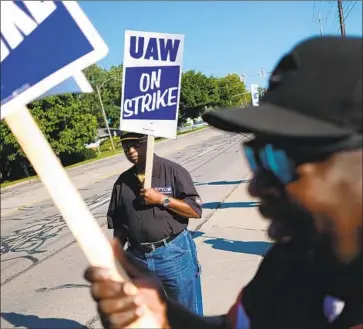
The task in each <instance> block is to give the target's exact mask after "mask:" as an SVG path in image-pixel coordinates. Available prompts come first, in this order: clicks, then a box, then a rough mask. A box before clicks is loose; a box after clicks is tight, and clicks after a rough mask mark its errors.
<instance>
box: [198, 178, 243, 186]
mask: <svg viewBox="0 0 363 329" xmlns="http://www.w3.org/2000/svg"><path fill="white" fill-rule="evenodd" d="M249 182H250V180H249V179H243V180H231V181H226V180H221V181H216V182H206V183H198V182H194V186H202V185H238V184H242V183H249Z"/></svg>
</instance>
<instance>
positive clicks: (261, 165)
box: [242, 143, 297, 185]
mask: <svg viewBox="0 0 363 329" xmlns="http://www.w3.org/2000/svg"><path fill="white" fill-rule="evenodd" d="M242 147H243V151H244V154H245V156H246V159H247V161H248V164H249V166H250V168H251V170H252V172H253V173H254V174H256V173H257V172H258V171H260V170H261V169H264V170H267V171H270V172H272V173H273V174H274V175H275V176H276V177H277V178H278V180H279V181H280V182H281V183H282V184H283V185H286V184H289V183H291V182H292V181H294V180H295V179H296V178H297V174H296V164H295V163H294V161H293V159H291V158H290V156H289V155H288V154H287V153H286V152H285V151H284V150H282V149H278V148H276V147H274V146H273V145H272V144H266V145H264V146H260V147H256V146H252V145H249V144H247V143H246V144H242Z"/></svg>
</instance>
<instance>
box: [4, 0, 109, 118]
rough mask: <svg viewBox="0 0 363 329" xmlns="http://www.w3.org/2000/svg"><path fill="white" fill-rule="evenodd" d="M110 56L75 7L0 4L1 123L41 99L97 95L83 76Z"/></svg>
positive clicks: (72, 4)
mask: <svg viewBox="0 0 363 329" xmlns="http://www.w3.org/2000/svg"><path fill="white" fill-rule="evenodd" d="M107 52H108V48H107V46H106V44H105V43H104V42H103V40H102V38H101V37H100V36H99V34H98V33H97V31H96V30H95V28H94V27H93V25H92V24H91V22H90V21H89V20H88V18H87V16H86V15H85V14H84V13H83V11H82V9H81V8H80V7H79V6H78V4H77V3H76V2H74V1H64V2H63V1H1V117H5V116H6V115H7V113H8V112H9V110H10V109H12V108H17V107H19V106H23V105H25V104H27V103H29V102H31V101H33V100H35V99H37V98H39V97H41V96H45V95H51V94H52V95H53V94H57V93H64V92H79V91H82V92H90V91H92V88H91V87H90V85H89V83H88V82H87V80H86V79H85V77H84V75H83V73H82V72H81V71H82V70H83V69H85V68H86V67H87V66H90V65H92V64H94V63H95V62H97V61H98V60H100V59H101V58H102V57H104V56H105V55H106V54H107Z"/></svg>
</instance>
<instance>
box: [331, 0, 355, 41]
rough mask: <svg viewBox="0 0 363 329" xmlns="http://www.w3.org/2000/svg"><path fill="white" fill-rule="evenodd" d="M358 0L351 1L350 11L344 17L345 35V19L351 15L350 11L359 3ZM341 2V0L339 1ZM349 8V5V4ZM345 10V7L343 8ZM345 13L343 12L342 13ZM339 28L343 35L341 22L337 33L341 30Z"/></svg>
mask: <svg viewBox="0 0 363 329" xmlns="http://www.w3.org/2000/svg"><path fill="white" fill-rule="evenodd" d="M340 1H341V0H340ZM357 2H358V0H356V1H354V2H353V1H350V2H349V4H351V6H350V9H349V11H348V12H347V14H346V15H345V16H344V17H343V19H342V21H343V27H344V35H345V21H346V19H347V18H348V16H349V15H350V13H351V12H352V10H353V8H354V7H355V5H356V4H357ZM338 3H339V1H338ZM347 7H348V8H349V5H348V6H347ZM343 10H344V9H343ZM341 14H342V15H343V12H342V13H341ZM339 20H340V21H341V17H340V13H339ZM339 30H340V31H341V35H342V36H343V33H342V25H341V24H340V25H339V27H338V30H337V32H336V33H337V34H338V32H339Z"/></svg>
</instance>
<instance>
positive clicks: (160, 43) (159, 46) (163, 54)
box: [130, 36, 180, 62]
mask: <svg viewBox="0 0 363 329" xmlns="http://www.w3.org/2000/svg"><path fill="white" fill-rule="evenodd" d="M179 45H180V40H171V39H167V40H165V39H157V38H150V39H149V41H148V43H147V44H145V38H144V37H137V36H132V37H131V38H130V56H131V57H133V58H135V59H141V58H143V59H152V60H155V61H159V60H161V61H164V62H165V61H170V62H175V60H176V56H177V54H178V49H179Z"/></svg>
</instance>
